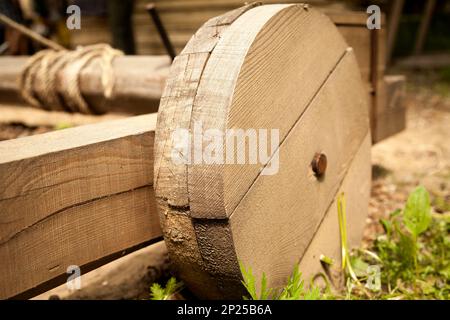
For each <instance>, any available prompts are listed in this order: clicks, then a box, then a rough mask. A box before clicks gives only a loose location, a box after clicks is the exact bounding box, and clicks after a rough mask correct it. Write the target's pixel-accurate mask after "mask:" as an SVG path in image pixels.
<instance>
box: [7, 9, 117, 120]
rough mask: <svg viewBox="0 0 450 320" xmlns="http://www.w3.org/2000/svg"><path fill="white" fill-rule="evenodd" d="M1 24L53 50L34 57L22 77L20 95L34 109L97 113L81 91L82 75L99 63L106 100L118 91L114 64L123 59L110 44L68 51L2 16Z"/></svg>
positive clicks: (43, 51) (47, 50) (39, 53)
mask: <svg viewBox="0 0 450 320" xmlns="http://www.w3.org/2000/svg"><path fill="white" fill-rule="evenodd" d="M0 23H3V24H5V25H7V26H9V27H11V28H13V29H15V30H17V31H19V32H20V33H22V34H24V35H26V36H28V37H29V38H31V39H32V40H34V41H36V42H39V43H41V44H42V45H44V46H46V47H48V48H50V49H46V50H42V51H39V52H38V53H36V54H35V55H33V56H32V57H31V58H30V59H29V61H28V63H27V65H26V66H25V68H24V70H23V71H22V74H21V76H20V79H19V81H20V84H19V85H20V93H21V95H22V97H23V99H24V100H25V101H26V102H27V103H29V104H30V105H32V106H34V107H37V108H41V109H46V110H64V111H68V112H80V113H96V112H95V110H94V109H93V108H92V107H90V106H89V105H88V103H87V102H86V100H85V99H84V97H83V95H82V94H81V91H80V74H81V72H82V71H83V69H84V68H85V67H87V66H88V65H89V63H91V62H92V61H93V60H95V59H100V60H99V61H100V66H101V68H102V76H101V83H102V86H103V94H104V97H105V98H106V99H110V98H111V97H112V94H113V89H114V72H113V67H112V63H113V60H114V58H115V57H117V56H121V55H123V53H122V52H121V51H119V50H116V49H113V48H111V47H110V46H109V45H107V44H96V45H91V46H85V47H79V48H77V49H76V50H67V49H65V48H64V47H62V46H61V45H59V44H57V43H56V42H54V41H52V40H50V39H47V38H44V37H42V36H41V35H40V34H38V33H36V32H35V31H33V30H31V29H29V28H27V27H25V26H23V25H21V24H18V23H17V22H15V21H13V20H11V19H10V18H8V17H7V16H5V15H4V14H1V13H0Z"/></svg>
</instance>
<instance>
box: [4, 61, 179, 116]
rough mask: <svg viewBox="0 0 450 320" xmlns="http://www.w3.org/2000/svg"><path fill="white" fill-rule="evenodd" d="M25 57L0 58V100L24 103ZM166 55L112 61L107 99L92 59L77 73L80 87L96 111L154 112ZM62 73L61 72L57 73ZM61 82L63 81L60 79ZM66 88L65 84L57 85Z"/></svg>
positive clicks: (164, 74) (165, 69) (166, 65)
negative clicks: (110, 93) (110, 92)
mask: <svg viewBox="0 0 450 320" xmlns="http://www.w3.org/2000/svg"><path fill="white" fill-rule="evenodd" d="M27 61H28V58H27V57H0V103H2V104H18V105H24V104H25V102H24V101H23V99H22V98H21V96H20V88H19V81H18V79H19V76H20V74H21V72H22V70H23V68H24V67H25V65H26V63H27ZM170 64H171V61H170V58H169V57H168V56H124V57H118V58H116V59H115V60H114V62H113V68H114V77H115V84H114V92H113V98H112V99H106V98H105V96H104V94H103V86H102V82H101V75H102V71H101V70H102V69H101V67H100V65H99V62H93V63H92V64H90V65H89V66H88V67H86V68H85V69H83V71H82V73H81V75H80V90H81V92H82V94H83V96H84V98H85V99H86V101H87V102H88V104H89V105H90V106H92V107H93V108H94V109H95V110H96V111H97V113H106V112H124V113H131V114H143V113H151V112H156V111H157V110H158V106H159V99H160V97H161V94H162V90H163V88H164V84H165V81H166V78H167V75H168V73H169V67H170ZM59 76H62V75H59ZM59 83H60V84H62V83H63V81H60V82H59ZM57 90H58V91H63V90H65V88H64V87H62V85H61V87H59V88H57Z"/></svg>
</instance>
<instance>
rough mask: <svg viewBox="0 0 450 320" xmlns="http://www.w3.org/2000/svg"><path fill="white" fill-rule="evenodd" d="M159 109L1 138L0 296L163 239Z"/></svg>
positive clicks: (19, 291) (4, 296)
mask: <svg viewBox="0 0 450 320" xmlns="http://www.w3.org/2000/svg"><path fill="white" fill-rule="evenodd" d="M155 126H156V114H151V115H145V116H139V117H135V118H128V119H123V120H122V119H121V120H115V121H110V122H105V123H99V124H93V125H86V126H81V127H77V128H72V129H66V130H61V131H55V132H50V133H46V134H42V135H36V136H31V137H25V138H19V139H15V140H8V141H3V142H1V143H0V155H1V156H0V225H1V229H0V264H1V270H2V271H3V275H2V276H1V277H0V297H2V298H6V297H11V296H14V295H17V294H19V293H22V292H24V291H27V290H30V289H32V288H34V287H36V286H38V285H40V284H42V283H45V282H47V281H49V280H51V279H53V278H56V277H57V276H60V275H62V274H64V273H65V272H66V268H67V266H69V265H71V264H74V265H79V266H83V265H87V264H89V263H92V262H95V261H96V260H99V259H101V258H104V257H107V256H109V255H111V254H114V253H116V252H120V251H122V250H126V249H128V248H131V247H133V246H136V245H139V244H142V243H145V242H148V241H151V240H152V239H156V238H158V237H160V236H161V229H160V226H159V224H158V218H157V215H156V208H155V206H156V203H155V197H154V192H153V189H152V184H153V141H154V130H155Z"/></svg>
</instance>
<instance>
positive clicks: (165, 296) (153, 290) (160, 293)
mask: <svg viewBox="0 0 450 320" xmlns="http://www.w3.org/2000/svg"><path fill="white" fill-rule="evenodd" d="M182 287H183V284H182V283H181V282H177V280H176V279H175V278H174V277H172V278H170V279H169V281H167V283H166V287H165V288H163V287H162V286H161V285H160V284H159V283H154V284H152V286H151V287H150V300H171V299H172V297H173V296H174V295H175V294H176V293H177V292H178V291H180V290H181V288H182Z"/></svg>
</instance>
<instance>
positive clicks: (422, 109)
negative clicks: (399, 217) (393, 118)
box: [364, 78, 450, 245]
mask: <svg viewBox="0 0 450 320" xmlns="http://www.w3.org/2000/svg"><path fill="white" fill-rule="evenodd" d="M410 81H411V80H410ZM413 81H415V82H416V83H413V84H410V85H409V86H408V91H407V96H406V101H405V102H406V103H405V106H406V108H407V128H406V130H404V131H403V132H401V133H399V134H396V135H394V136H392V137H390V138H388V139H386V140H384V141H382V142H380V143H378V144H376V145H375V146H373V148H372V169H373V182H372V196H371V199H370V204H369V217H368V219H367V226H366V230H365V233H364V243H365V244H366V245H367V243H368V242H369V241H370V240H372V239H374V237H376V234H377V233H379V232H381V231H382V228H381V225H380V224H379V223H378V220H379V219H380V218H381V217H385V216H386V215H388V214H389V213H390V212H392V211H394V210H395V209H401V208H403V206H404V203H405V201H406V199H407V196H408V194H409V192H410V191H412V190H413V189H414V188H415V187H416V186H418V185H420V184H421V185H423V186H425V187H426V188H427V190H428V191H429V192H430V196H431V200H432V204H433V208H434V211H435V212H437V213H442V212H445V211H449V207H450V98H449V97H448V96H445V95H442V94H438V93H436V91H435V90H433V89H431V88H426V87H425V88H424V87H421V89H420V90H419V89H418V86H417V82H419V83H420V82H421V81H422V80H421V79H420V78H419V79H417V78H415V79H413Z"/></svg>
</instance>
